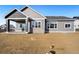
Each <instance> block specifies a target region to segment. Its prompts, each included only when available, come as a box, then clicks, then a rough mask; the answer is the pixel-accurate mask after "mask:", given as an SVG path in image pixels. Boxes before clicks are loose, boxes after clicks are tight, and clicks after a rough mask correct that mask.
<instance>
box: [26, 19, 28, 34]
mask: <svg viewBox="0 0 79 59" xmlns="http://www.w3.org/2000/svg"><path fill="white" fill-rule="evenodd" d="M27 32H28V19H26V33H27Z"/></svg>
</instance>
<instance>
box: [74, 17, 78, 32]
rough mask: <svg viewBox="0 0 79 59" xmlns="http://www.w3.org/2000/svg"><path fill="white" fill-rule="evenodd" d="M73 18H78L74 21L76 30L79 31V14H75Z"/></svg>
mask: <svg viewBox="0 0 79 59" xmlns="http://www.w3.org/2000/svg"><path fill="white" fill-rule="evenodd" d="M73 18H74V19H76V20H75V21H74V28H75V31H79V16H74V17H73Z"/></svg>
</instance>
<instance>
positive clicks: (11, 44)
mask: <svg viewBox="0 0 79 59" xmlns="http://www.w3.org/2000/svg"><path fill="white" fill-rule="evenodd" d="M51 45H54V46H55V47H54V51H56V53H57V54H72V53H73V54H75V53H79V33H78V32H76V33H51V34H49V33H48V34H6V33H1V34H0V53H6V54H9V53H12V54H13V53H17V54H18V53H20V54H23V53H24V54H25V53H27V54H30V53H31V54H38V53H40V54H45V53H47V52H48V51H50V50H51V49H50V46H51Z"/></svg>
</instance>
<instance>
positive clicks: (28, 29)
mask: <svg viewBox="0 0 79 59" xmlns="http://www.w3.org/2000/svg"><path fill="white" fill-rule="evenodd" d="M28 32H30V22H29V21H28Z"/></svg>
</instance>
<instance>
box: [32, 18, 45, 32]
mask: <svg viewBox="0 0 79 59" xmlns="http://www.w3.org/2000/svg"><path fill="white" fill-rule="evenodd" d="M35 21H40V22H41V26H40V28H35V27H34V28H33V33H44V32H45V19H41V20H40V19H39V20H37V19H36V20H35Z"/></svg>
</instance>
